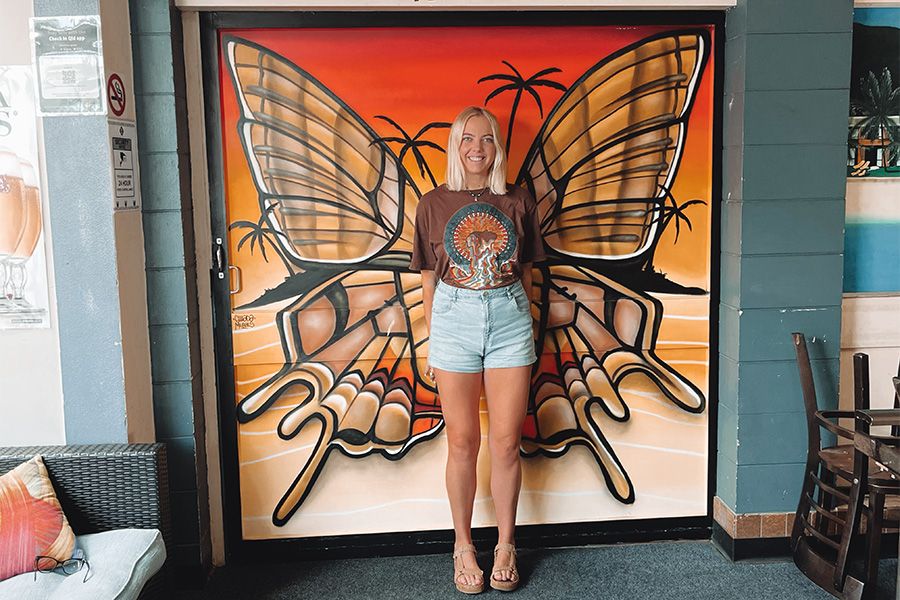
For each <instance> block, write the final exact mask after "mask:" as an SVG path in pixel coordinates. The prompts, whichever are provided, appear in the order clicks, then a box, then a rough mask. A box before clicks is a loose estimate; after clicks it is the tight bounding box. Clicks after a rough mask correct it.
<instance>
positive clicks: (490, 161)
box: [459, 115, 497, 188]
mask: <svg viewBox="0 0 900 600" xmlns="http://www.w3.org/2000/svg"><path fill="white" fill-rule="evenodd" d="M494 144H495V140H494V133H493V131H491V124H490V123H489V122H488V120H487V119H486V118H484V117H483V116H481V115H475V116H473V117H471V118H469V120H468V121H466V125H465V127H464V128H463V134H462V139H461V140H460V142H459V160H460V161H462V166H463V170H464V171H465V173H466V186H467V187H468V188H479V187H485V186H487V185H488V180H489V178H490V174H491V168H492V167H493V166H494V158H495V157H496V156H497V147H496V146H495V145H494Z"/></svg>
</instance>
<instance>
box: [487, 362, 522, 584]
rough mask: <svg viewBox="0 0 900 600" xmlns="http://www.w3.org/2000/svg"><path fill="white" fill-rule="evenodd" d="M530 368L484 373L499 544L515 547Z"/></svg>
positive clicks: (503, 557) (503, 574)
mask: <svg viewBox="0 0 900 600" xmlns="http://www.w3.org/2000/svg"><path fill="white" fill-rule="evenodd" d="M530 380H531V366H530V365H528V366H524V367H509V368H504V369H485V371H484V391H485V396H487V403H488V423H489V426H490V430H489V432H488V447H489V448H490V451H491V494H492V495H493V497H494V510H495V511H496V513H497V529H498V533H499V536H498V541H499V542H500V543H507V544H514V538H515V530H516V507H517V505H518V503H519V489H520V488H521V486H522V466H521V463H520V461H519V443H520V441H521V439H522V423H523V422H524V420H525V411H526V409H527V405H528V387H529V382H530ZM509 560H510V557H509V556H508V555H507V553H506V551H500V552H498V553H497V562H498V563H499V564H504V565H505V564H509ZM495 578H496V579H498V580H500V581H509V580H510V579H512V574H511V572H510V571H509V570H505V569H504V570H501V571H499V572H498V573H497V575H496V577H495Z"/></svg>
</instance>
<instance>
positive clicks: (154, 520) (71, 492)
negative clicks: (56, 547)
mask: <svg viewBox="0 0 900 600" xmlns="http://www.w3.org/2000/svg"><path fill="white" fill-rule="evenodd" d="M35 454H40V455H41V456H43V458H44V464H46V465H47V471H48V472H49V473H50V479H51V480H52V482H53V487H54V489H55V490H56V495H57V497H58V498H59V501H60V504H61V505H62V508H63V512H65V514H66V517H67V518H68V520H69V524H70V525H71V526H72V529H73V530H74V532H75V535H78V536H80V535H83V534H91V533H100V532H104V531H112V530H116V529H158V530H159V531H160V532H162V538H163V541H164V543H165V546H166V554H167V556H169V557H171V556H172V530H171V518H170V513H169V490H168V468H167V463H166V451H165V446H164V445H163V444H108V445H92V446H26V447H15V448H4V447H0V473H5V472H7V471H9V470H11V469H12V468H14V467H16V466H17V465H19V464H21V463H23V462H25V461H26V460H28V459H30V458H31V457H32V456H34V455H35ZM157 544H158V541H157ZM87 558H88V560H90V556H88V557H87ZM168 562H169V561H168V560H167V561H166V565H167V564H168ZM166 565H164V566H163V567H162V568H161V569H160V570H159V571H158V572H157V573H156V574H155V575H154V576H153V577H152V578H151V579H150V580H149V581H148V582H147V583H146V584H145V585H144V587H143V589H142V591H141V593H140V596H139V598H140V600H149V599H160V600H161V599H163V598H170V597H171V596H172V591H171V578H170V576H169V569H168V568H167V566H166ZM92 569H95V566H94V565H93V564H92ZM20 577H21V576H20ZM0 585H2V582H0ZM2 595H3V594H2V593H0V596H2Z"/></svg>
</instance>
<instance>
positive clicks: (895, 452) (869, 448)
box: [853, 408, 900, 600]
mask: <svg viewBox="0 0 900 600" xmlns="http://www.w3.org/2000/svg"><path fill="white" fill-rule="evenodd" d="M881 425H890V426H900V409H897V408H891V409H869V410H857V411H856V432H855V434H854V436H853V445H854V447H855V448H856V450H857V460H856V461H855V463H856V464H855V466H854V475H857V473H858V472H859V468H858V467H859V466H860V464H866V463H867V462H868V461H867V460H866V458H865V457H866V456H868V457H870V458H872V459H874V460H875V461H876V462H878V463H879V464H880V465H882V466H884V467H886V468H887V469H888V470H890V471H891V473H893V474H894V475H896V476H897V477H900V447H898V446H895V445H891V444H887V443H885V442H883V441H882V440H880V439H878V438H877V437H872V435H871V434H870V432H871V428H872V427H877V426H881ZM866 470H867V469H865V468H864V469H863V471H866ZM863 475H864V476H865V475H866V474H865V473H863ZM854 484H856V485H859V483H857V481H854ZM862 485H865V482H864V481H863V482H862ZM898 550H900V549H898ZM897 567H898V572H897V591H896V595H895V596H894V597H895V598H897V599H898V600H900V563H898V565H897Z"/></svg>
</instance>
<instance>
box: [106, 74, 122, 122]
mask: <svg viewBox="0 0 900 600" xmlns="http://www.w3.org/2000/svg"><path fill="white" fill-rule="evenodd" d="M106 99H107V100H108V102H109V109H110V110H111V111H112V112H113V114H114V115H116V116H117V117H121V116H122V114H123V113H124V112H125V84H124V83H122V78H121V77H119V74H118V73H113V74H112V75H110V76H109V79H108V80H107V81H106Z"/></svg>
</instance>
